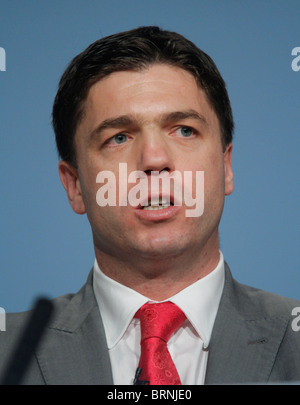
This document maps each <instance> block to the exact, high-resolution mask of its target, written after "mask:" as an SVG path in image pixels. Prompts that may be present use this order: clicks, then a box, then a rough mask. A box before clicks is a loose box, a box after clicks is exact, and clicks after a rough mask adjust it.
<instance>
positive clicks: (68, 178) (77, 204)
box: [58, 160, 86, 215]
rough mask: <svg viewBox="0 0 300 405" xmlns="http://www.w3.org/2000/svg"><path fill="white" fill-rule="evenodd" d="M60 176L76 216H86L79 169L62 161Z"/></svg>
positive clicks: (59, 168)
mask: <svg viewBox="0 0 300 405" xmlns="http://www.w3.org/2000/svg"><path fill="white" fill-rule="evenodd" d="M58 170H59V176H60V180H61V182H62V185H63V186H64V189H65V190H66V193H67V196H68V199H69V203H70V205H71V207H72V209H73V211H74V212H76V214H80V215H82V214H85V212H86V210H85V205H84V202H83V198H82V192H81V186H80V181H79V175H78V171H77V169H76V168H75V167H74V166H73V165H71V164H70V163H68V162H66V161H64V160H61V161H60V162H59V164H58Z"/></svg>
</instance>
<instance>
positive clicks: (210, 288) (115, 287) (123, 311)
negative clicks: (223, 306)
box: [93, 251, 224, 349]
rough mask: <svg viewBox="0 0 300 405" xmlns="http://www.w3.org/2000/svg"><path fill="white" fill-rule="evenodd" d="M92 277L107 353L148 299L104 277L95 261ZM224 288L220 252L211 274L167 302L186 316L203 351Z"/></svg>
mask: <svg viewBox="0 0 300 405" xmlns="http://www.w3.org/2000/svg"><path fill="white" fill-rule="evenodd" d="M93 273H94V277H93V288H94V292H95V296H96V300H97V303H98V306H99V309H100V312H101V316H102V321H103V326H104V329H105V333H106V338H107V345H108V349H111V348H112V347H114V346H115V345H116V344H117V343H118V341H119V340H120V339H121V338H122V336H123V334H124V333H125V331H126V329H127V327H128V325H129V324H130V322H131V321H132V319H133V317H134V315H135V313H136V312H137V311H138V309H139V308H140V307H141V306H142V305H144V304H145V303H146V302H148V301H149V298H147V297H145V296H143V295H142V294H140V293H138V292H137V291H135V290H132V289H131V288H128V287H126V286H124V285H123V284H120V283H118V282H117V281H115V280H113V279H111V278H109V277H107V276H106V275H105V274H104V273H103V272H102V271H101V269H100V267H99V265H98V263H97V260H95V263H94V269H93ZM223 286H224V258H223V254H222V252H221V251H220V260H219V263H218V265H217V267H216V268H215V269H214V270H213V271H212V272H211V273H209V274H208V275H207V276H205V277H203V278H201V279H200V280H198V281H196V282H195V283H193V284H192V285H190V286H188V287H186V288H185V289H183V290H182V291H180V292H179V293H177V294H176V295H174V296H173V297H170V298H169V299H168V300H166V301H171V302H173V303H174V304H176V305H177V306H178V307H179V308H180V309H181V310H182V311H183V312H184V313H185V315H186V317H187V319H188V320H189V321H190V323H191V324H192V325H193V327H194V328H195V330H196V332H197V333H198V335H199V336H200V337H201V339H202V340H203V343H204V346H205V347H207V346H208V344H209V340H210V337H211V332H212V328H213V325H214V321H215V317H216V314H217V311H218V307H219V302H220V299H221V295H222V291H223ZM150 301H151V300H150Z"/></svg>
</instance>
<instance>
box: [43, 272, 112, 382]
mask: <svg viewBox="0 0 300 405" xmlns="http://www.w3.org/2000/svg"><path fill="white" fill-rule="evenodd" d="M92 278H93V276H92V272H91V273H90V274H89V277H88V280H87V283H86V284H85V285H84V286H83V287H82V288H81V290H80V291H79V292H78V293H77V294H75V295H73V296H72V295H70V296H65V297H61V298H58V299H57V300H55V308H56V309H55V311H56V314H54V319H53V321H52V322H51V323H50V325H49V327H48V330H47V333H46V334H45V338H44V340H43V342H42V343H41V345H40V347H39V348H38V350H37V353H36V356H37V360H38V362H39V365H40V369H41V370H42V373H43V377H44V380H45V382H46V384H51V385H57V384H58V385H62V384H63V385H71V384H75V385H76V384H77V385H91V384H96V385H110V384H112V381H113V380H112V371H111V365H110V359H109V354H108V350H107V344H106V338H105V333H104V328H103V324H102V319H101V316H100V312H99V309H98V306H97V303H96V300H95V297H94V292H93V288H92Z"/></svg>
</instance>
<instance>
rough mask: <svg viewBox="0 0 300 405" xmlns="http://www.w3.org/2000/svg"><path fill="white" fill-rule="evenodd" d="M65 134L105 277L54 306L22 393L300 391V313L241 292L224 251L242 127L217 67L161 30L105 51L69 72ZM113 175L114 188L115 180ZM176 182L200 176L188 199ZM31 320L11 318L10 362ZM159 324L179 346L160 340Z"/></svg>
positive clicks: (92, 278) (4, 345)
mask: <svg viewBox="0 0 300 405" xmlns="http://www.w3.org/2000/svg"><path fill="white" fill-rule="evenodd" d="M53 126H54V130H55V134H56V142H57V148H58V152H59V155H60V158H61V160H60V162H59V173H60V178H61V181H62V184H63V186H64V188H65V190H66V193H67V196H68V199H69V202H70V205H71V207H72V209H73V210H74V212H75V213H77V214H85V213H86V214H87V216H88V219H89V222H90V225H91V230H92V234H93V241H94V249H95V265H94V268H93V269H92V271H91V272H90V275H89V277H88V281H87V283H86V285H85V286H84V287H83V288H82V289H81V290H80V291H79V292H78V293H77V294H75V295H70V294H69V295H66V296H64V297H60V298H57V299H56V300H54V301H53V304H54V313H53V315H52V318H51V320H50V322H49V324H48V326H47V328H46V330H45V333H44V335H43V338H42V340H41V342H40V343H39V345H38V347H37V349H36V350H35V354H34V357H33V358H32V359H31V361H30V364H29V367H28V368H27V370H26V372H25V376H24V379H23V380H22V383H24V384H133V383H134V384H159V383H162V384H169V383H170V384H192V385H196V384H197V385H198V384H227V383H229V384H234V383H272V382H274V383H286V382H292V381H297V380H299V381H300V366H299V365H300V335H299V334H297V332H296V331H295V330H294V329H293V328H292V321H293V316H292V310H293V308H296V307H299V306H300V303H299V302H296V301H293V300H289V299H286V298H282V297H278V296H275V295H273V294H270V293H266V292H262V291H259V290H256V289H253V288H250V287H246V286H242V285H240V284H238V283H237V282H236V281H235V280H233V279H232V276H231V273H230V270H229V268H228V266H227V264H226V262H225V261H224V258H223V254H222V252H221V251H220V250H219V238H218V226H219V222H220V219H221V215H222V210H223V206H224V199H225V196H226V195H229V194H231V193H232V191H233V172H232V164H231V161H232V133H233V127H234V125H233V119H232V113H231V107H230V102H229V98H228V95H227V91H226V87H225V83H224V81H223V79H222V77H221V76H220V73H219V72H218V70H217V68H216V66H215V64H214V62H213V61H212V60H211V59H210V58H209V57H208V56H207V55H206V54H205V53H203V52H202V51H201V50H199V49H198V48H197V47H196V46H195V45H194V44H192V43H191V42H189V41H188V40H186V39H185V38H183V37H182V36H180V35H178V34H176V33H172V32H167V31H162V30H160V29H159V28H157V27H142V28H139V29H135V30H132V31H128V32H124V33H120V34H116V35H112V36H110V37H107V38H103V39H101V40H99V41H97V42H95V43H94V44H92V45H91V46H90V47H89V48H88V49H87V50H86V51H84V52H83V53H81V54H80V55H78V56H77V57H75V58H74V60H73V61H72V62H71V64H70V65H69V67H68V68H67V70H66V72H65V73H64V75H63V77H62V79H61V81H60V85H59V89H58V92H57V96H56V99H55V102H54V107H53ZM121 164H122V165H123V166H121ZM125 168H126V174H128V173H134V174H135V175H136V177H135V179H136V180H137V182H136V184H134V182H132V181H129V177H128V181H127V176H125V177H124V173H123V171H124V169H125ZM108 173H110V174H112V178H113V179H115V183H114V182H112V183H110V182H109V181H107V182H106V181H104V180H105V178H106V180H109V179H110V177H109V176H108ZM174 173H176V174H177V175H178V176H179V177H180V178H181V179H188V177H185V175H186V173H190V174H192V176H190V177H189V179H190V182H188V181H186V182H183V183H184V184H183V183H180V184H181V185H182V189H181V192H182V193H181V194H180V193H178V192H176V187H175V185H173V186H172V187H170V188H169V189H167V188H166V187H165V186H162V185H161V184H162V180H163V178H169V179H170V178H171V177H172V175H173V174H174ZM197 173H204V189H203V193H202V195H201V196H200V197H201V198H202V203H203V207H204V209H203V210H200V212H198V215H190V216H189V215H187V212H188V204H187V200H185V199H183V200H182V201H181V203H178V201H177V199H178V196H180V195H182V194H184V196H186V195H185V191H187V193H188V192H189V193H190V197H193V198H194V197H195V195H197V192H198V190H199V188H201V185H200V184H199V182H198V181H197V179H198V180H199V178H200V177H197ZM106 175H107V177H105V176H106ZM155 177H156V178H159V179H160V181H161V183H160V185H159V187H158V188H157V189H156V192H154V186H153V184H154V182H152V181H153V179H155ZM124 178H125V181H124ZM124 182H125V183H126V184H124ZM141 183H143V187H144V188H140V189H139V192H137V193H136V194H135V197H136V199H135V201H137V200H138V198H139V196H140V195H141V194H143V193H144V192H145V190H146V194H145V193H144V194H143V195H144V197H143V198H144V199H142V198H141V199H140V200H139V203H137V204H130V203H129V202H130V201H129V199H130V198H129V197H130V196H131V197H132V195H133V194H134V193H133V190H134V187H136V186H137V184H141ZM105 184H106V188H105V190H106V196H105V195H104V194H105V193H104V192H103V193H102V194H101V193H100V197H99V190H101V187H105ZM164 184H166V183H164ZM172 184H173V183H172ZM174 184H175V182H174ZM112 185H114V186H116V187H115V189H114V188H113V186H112ZM124 190H125V191H124ZM102 191H103V189H102ZM124 193H125V194H124ZM155 193H156V194H155ZM107 195H109V198H108V197H107ZM124 195H125V197H126V199H125V200H126V201H125V202H126V203H124ZM138 195H139V196H138ZM145 196H146V197H145ZM201 198H200V199H201ZM194 201H195V202H196V204H197V199H194ZM103 202H106V203H103ZM109 202H110V203H109ZM242 265H243V264H242V263H241V266H242ZM147 303H148V304H149V305H147V306H144V305H145V304H147ZM158 303H159V304H158ZM166 303H167V306H165V304H166ZM170 303H171V304H170ZM162 305H163V306H162ZM170 305H171V306H170ZM159 308H160V309H159ZM161 308H163V310H162V311H161ZM159 311H160V312H159ZM174 314H175V315H174ZM173 315H174V321H173V320H172V321H170V319H171V317H172V316H173ZM27 317H28V314H25V315H24V314H16V315H11V316H10V317H8V320H7V327H6V329H7V332H5V334H1V340H0V345H1V351H2V353H3V356H5V358H6V359H8V358H9V357H8V355H7V354H6V353H8V352H10V351H11V347H12V345H13V344H16V342H17V340H16V339H17V337H18V336H19V333H20V332H19V331H21V330H22V328H23V327H24V325H25V324H26V319H27ZM146 318H147V319H146ZM145 319H146V320H145ZM172 319H173V318H172ZM143 322H148V323H147V324H144V323H143ZM149 322H150V323H149ZM151 322H152V323H154V324H155V326H156V327H158V326H157V325H159V324H162V325H163V326H162V329H164V328H165V329H166V328H167V329H168V338H164V337H162V338H161V336H160V335H159V336H160V337H158V336H154V337H153V333H152V331H151V332H150V328H151V326H149V325H150V324H151ZM175 323H178V325H177V328H176V330H173V329H172V328H173V324H175ZM166 324H167V327H166V326H165V325H166ZM143 325H146V326H143ZM159 327H160V326H159ZM145 333H148V335H147V336H146V335H145ZM159 333H160V332H154V335H155V334H156V335H158V334H159ZM145 336H146V337H145ZM140 341H141V344H140ZM146 341H147V342H146ZM145 342H146V343H145ZM29 345H30V344H29ZM145 345H146V346H147V347H146V346H145ZM145 347H146V348H145ZM156 347H157V348H156ZM4 364H7V363H5V362H4Z"/></svg>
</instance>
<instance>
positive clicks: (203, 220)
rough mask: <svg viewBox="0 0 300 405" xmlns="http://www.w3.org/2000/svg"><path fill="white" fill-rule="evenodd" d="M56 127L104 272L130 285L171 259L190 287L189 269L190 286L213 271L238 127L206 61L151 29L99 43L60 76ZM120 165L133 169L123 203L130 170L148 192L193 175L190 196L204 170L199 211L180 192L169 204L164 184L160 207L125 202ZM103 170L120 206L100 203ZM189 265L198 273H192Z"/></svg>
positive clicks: (69, 180)
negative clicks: (159, 180) (190, 214)
mask: <svg viewBox="0 0 300 405" xmlns="http://www.w3.org/2000/svg"><path fill="white" fill-rule="evenodd" d="M53 123H54V128H55V131H56V139H57V146H58V150H59V153H60V156H61V158H62V160H61V161H60V163H59V170H60V177H61V180H62V183H63V185H64V187H65V189H66V191H67V195H68V198H69V202H70V204H71V206H72V208H73V210H74V211H75V212H76V213H78V214H83V213H87V216H88V219H89V222H90V224H91V228H92V232H93V238H94V247H95V252H96V257H97V259H98V262H100V265H101V268H102V269H103V270H105V272H106V274H108V275H110V276H111V277H112V278H115V279H116V280H118V281H121V282H123V283H124V284H126V285H130V282H129V281H128V278H129V279H130V277H131V280H132V281H134V283H136V282H137V281H136V280H137V279H138V278H139V277H141V274H142V273H143V272H144V275H146V274H147V275H146V279H147V278H148V277H149V274H151V275H150V277H151V278H152V277H156V276H157V275H159V274H161V272H162V271H163V269H164V270H165V271H167V269H168V268H169V267H170V266H171V263H172V275H170V277H172V280H173V281H174V277H175V276H174V273H173V271H174V269H175V267H177V269H178V273H177V277H178V280H179V281H180V283H182V285H185V283H184V282H183V281H185V282H188V281H187V279H186V278H185V277H184V276H183V274H184V272H187V273H188V279H189V282H190V281H191V280H192V279H195V278H199V263H201V266H202V267H203V269H202V272H205V271H209V270H208V269H209V268H211V267H212V266H214V265H216V261H217V260H218V257H219V251H218V225H219V221H220V218H221V215H222V210H223V205H224V198H225V195H228V194H230V193H231V192H232V190H233V175H232V167H231V155H232V153H231V151H232V145H231V140H232V130H233V121H232V115H231V108H230V103H229V99H228V95H227V91H226V87H225V84H224V81H223V79H222V78H221V76H220V74H219V72H218V71H217V68H216V67H215V65H214V63H213V62H212V60H211V59H210V58H209V57H208V56H207V55H205V54H204V53H203V52H202V51H200V50H199V49H198V48H197V47H195V46H194V45H193V44H192V43H190V42H189V41H187V40H186V39H184V38H182V37H181V36H179V35H178V34H175V33H169V32H165V31H161V30H159V29H158V28H155V27H154V28H153V27H150V28H140V29H137V30H133V31H129V32H125V33H121V34H116V35H114V36H111V37H108V38H104V39H102V40H99V41H97V42H96V43H94V44H92V45H91V46H90V47H89V48H88V49H87V50H86V51H85V52H83V53H82V54H81V55H79V56H77V57H76V58H75V59H74V60H73V62H71V65H70V66H69V67H68V68H67V70H66V72H65V73H64V75H63V78H62V80H61V83H60V88H59V91H58V94H57V97H56V100H55V104H54V109H53ZM120 163H125V164H126V167H127V170H128V184H126V186H127V190H126V193H125V195H126V197H127V196H128V197H129V195H130V193H131V192H133V188H134V186H133V184H131V182H130V181H129V175H130V174H131V173H142V174H143V175H144V176H146V180H147V188H148V190H147V193H152V191H153V190H152V184H151V180H152V179H153V176H154V173H160V174H162V175H166V174H173V173H175V172H176V173H179V174H180V175H181V177H182V178H185V175H186V173H187V172H189V173H190V174H191V175H192V177H191V182H190V183H189V184H190V191H191V193H192V195H193V197H194V196H195V192H196V193H197V189H198V183H197V181H196V180H195V178H196V174H197V173H199V172H202V173H204V195H203V196H202V197H203V198H202V199H203V203H204V212H203V215H200V216H199V217H196V218H187V216H186V215H185V214H186V208H187V204H185V201H183V205H182V206H176V204H174V201H175V199H174V195H171V194H172V192H173V191H174V190H172V191H171V192H170V195H169V197H170V204H169V205H168V206H167V207H165V203H163V199H164V197H165V194H166V193H167V191H166V190H165V189H163V187H161V189H160V190H159V195H158V196H157V197H159V198H160V200H159V202H158V203H152V204H151V202H152V201H150V198H149V197H147V200H148V201H147V202H148V203H149V205H150V206H149V207H147V208H145V207H144V206H142V205H140V206H131V205H130V204H129V205H126V206H123V204H121V203H120V201H121V199H120V190H123V191H124V186H125V184H124V183H127V178H126V179H125V182H124V181H123V179H124V178H123V174H124V173H120V172H121V169H120ZM99 173H100V174H101V173H102V174H103V173H110V174H112V177H113V180H112V183H109V185H108V192H109V188H110V189H111V188H113V185H114V181H115V184H116V195H117V198H116V200H118V198H119V200H118V201H117V204H116V206H114V205H110V204H108V205H107V206H101V207H99V204H97V197H96V196H97V194H98V191H99V190H98V189H99V187H100V184H98V181H97V179H98V174H99ZM102 182H103V183H105V182H104V181H103V180H102ZM129 183H130V184H129ZM184 187H185V186H184ZM123 191H122V192H123ZM127 192H128V194H127ZM123 195H124V194H123ZM147 196H148V194H147ZM122 201H123V200H122ZM156 204H159V206H156ZM200 257H201V258H200ZM175 258H176V263H174V260H175ZM162 261H164V263H162ZM113 263H114V265H113ZM193 266H194V267H195V268H196V269H197V271H196V270H195V269H194V270H195V271H196V272H192V271H188V268H191V267H193ZM201 266H200V267H201ZM125 268H126V269H127V271H125V270H124V269H125ZM116 269H117V270H116ZM128 269H130V271H128ZM134 272H135V276H134V277H133V274H132V273H134ZM174 285H175V284H174Z"/></svg>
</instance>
